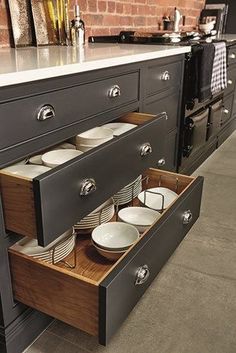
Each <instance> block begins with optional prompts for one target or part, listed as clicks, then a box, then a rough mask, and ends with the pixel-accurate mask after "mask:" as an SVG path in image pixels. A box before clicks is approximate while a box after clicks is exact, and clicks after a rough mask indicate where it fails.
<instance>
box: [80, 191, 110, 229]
mask: <svg viewBox="0 0 236 353" xmlns="http://www.w3.org/2000/svg"><path fill="white" fill-rule="evenodd" d="M114 213H115V207H114V200H113V199H112V198H110V199H109V200H107V201H106V202H104V203H103V204H102V205H100V206H99V207H98V208H96V210H94V211H93V212H91V213H90V214H88V215H87V216H86V217H84V218H83V219H82V220H81V221H80V222H78V223H77V224H76V225H75V226H74V227H75V228H76V229H77V230H83V231H87V232H88V231H89V230H91V229H94V228H96V227H97V226H99V225H100V224H103V223H107V222H109V221H110V219H111V218H112V217H113V216H114Z"/></svg>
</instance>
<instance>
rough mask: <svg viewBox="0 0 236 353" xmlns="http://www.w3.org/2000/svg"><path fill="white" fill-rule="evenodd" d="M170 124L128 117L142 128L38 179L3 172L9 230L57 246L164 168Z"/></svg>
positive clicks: (0, 178) (0, 176) (0, 179)
mask: <svg viewBox="0 0 236 353" xmlns="http://www.w3.org/2000/svg"><path fill="white" fill-rule="evenodd" d="M166 119H167V116H166V114H165V113H162V114H159V115H158V116H154V115H149V114H140V113H131V114H128V115H127V116H125V117H123V119H121V120H122V121H125V122H130V123H134V124H136V125H138V126H137V127H135V128H134V129H132V130H130V131H128V132H126V133H124V134H122V135H120V136H119V137H115V138H113V139H112V140H110V141H108V142H106V143H104V144H103V145H100V146H98V147H95V148H94V149H92V150H90V151H88V152H86V153H83V154H82V155H80V156H79V157H76V158H74V159H73V160H70V161H68V162H66V163H65V164H63V165H61V166H58V167H56V168H53V169H52V170H50V171H48V172H46V173H44V174H42V175H40V176H38V177H36V178H34V179H29V178H23V177H20V176H16V175H13V174H10V173H9V172H7V171H5V170H1V171H0V188H1V189H0V190H1V197H2V203H3V210H4V219H5V226H6V228H7V229H8V230H10V231H13V232H16V233H19V234H22V235H25V236H28V237H31V238H37V239H38V242H39V244H40V245H42V246H46V245H47V244H49V243H51V242H52V241H53V240H54V239H56V238H57V237H58V236H59V235H60V234H62V233H63V232H65V231H66V230H67V229H68V228H70V227H71V226H72V225H73V224H75V223H76V222H77V221H79V220H80V219H82V218H83V217H84V216H85V215H87V214H88V213H89V212H91V211H92V210H94V209H95V208H96V207H97V206H98V205H100V204H101V203H102V202H104V201H105V200H107V199H108V198H109V197H110V196H111V195H113V194H115V193H116V192H117V191H118V190H119V189H121V188H122V187H123V186H125V185H126V184H128V183H130V182H131V181H132V180H133V179H134V178H135V177H136V176H137V175H138V174H140V173H142V172H143V171H144V170H145V169H146V168H148V167H151V166H158V164H161V163H162V162H163V157H164V139H163V136H165V129H166ZM159 161H160V162H159ZM131 163H132V168H130V164H131Z"/></svg>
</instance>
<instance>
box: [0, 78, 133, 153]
mask: <svg viewBox="0 0 236 353" xmlns="http://www.w3.org/2000/svg"><path fill="white" fill-rule="evenodd" d="M138 85H139V73H138V72H133V73H129V74H125V75H120V76H115V77H112V78H109V79H105V80H100V81H97V82H92V83H87V84H83V85H80V86H76V87H72V88H66V89H62V90H57V91H54V92H50V93H47V94H41V95H37V96H33V97H29V98H24V99H20V100H16V101H11V102H9V103H2V104H0V116H1V117H2V119H5V122H4V129H0V150H1V149H4V148H6V147H8V146H11V145H17V144H19V143H21V142H24V141H26V140H28V139H32V138H35V137H37V136H40V135H43V134H46V133H49V132H54V133H55V131H56V130H57V129H60V128H62V127H63V126H66V125H69V124H73V123H76V122H78V121H82V120H84V119H87V118H89V117H92V116H93V115H98V114H99V113H102V112H105V111H109V110H112V109H114V108H116V109H117V108H118V107H119V106H122V105H125V104H128V103H130V102H133V101H138V99H139V98H138V96H139V91H138ZM42 108H43V109H42Z"/></svg>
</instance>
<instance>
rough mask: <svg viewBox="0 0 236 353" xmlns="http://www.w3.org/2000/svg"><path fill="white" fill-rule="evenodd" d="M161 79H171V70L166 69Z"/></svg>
mask: <svg viewBox="0 0 236 353" xmlns="http://www.w3.org/2000/svg"><path fill="white" fill-rule="evenodd" d="M161 80H162V81H169V80H170V73H169V71H165V72H164V73H163V74H162V75H161Z"/></svg>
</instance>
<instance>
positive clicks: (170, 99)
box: [144, 88, 180, 132]
mask: <svg viewBox="0 0 236 353" xmlns="http://www.w3.org/2000/svg"><path fill="white" fill-rule="evenodd" d="M179 102H180V92H179V90H176V88H174V89H171V90H168V92H163V93H161V94H159V95H157V96H155V97H150V98H148V99H147V100H146V103H145V108H144V110H145V112H146V113H150V114H158V113H161V112H166V114H167V118H168V120H167V131H168V132H170V131H172V130H174V129H176V128H177V127H178V123H179Z"/></svg>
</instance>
